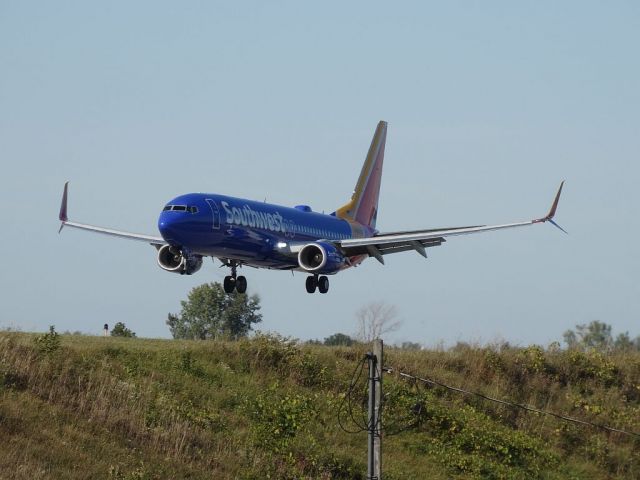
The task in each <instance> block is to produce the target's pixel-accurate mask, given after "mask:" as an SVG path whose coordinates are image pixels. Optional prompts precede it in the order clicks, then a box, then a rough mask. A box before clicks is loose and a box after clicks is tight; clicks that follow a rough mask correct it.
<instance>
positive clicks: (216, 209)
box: [205, 198, 220, 230]
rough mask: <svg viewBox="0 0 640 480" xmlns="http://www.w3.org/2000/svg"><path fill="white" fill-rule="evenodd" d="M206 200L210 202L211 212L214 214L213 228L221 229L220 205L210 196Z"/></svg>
mask: <svg viewBox="0 0 640 480" xmlns="http://www.w3.org/2000/svg"><path fill="white" fill-rule="evenodd" d="M205 201H206V202H207V203H208V204H209V208H210V209H211V214H212V215H213V224H212V227H211V229H212V230H220V208H219V207H218V204H217V203H216V202H214V201H213V200H212V199H210V198H207V199H206V200H205Z"/></svg>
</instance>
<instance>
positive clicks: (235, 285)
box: [222, 262, 247, 293]
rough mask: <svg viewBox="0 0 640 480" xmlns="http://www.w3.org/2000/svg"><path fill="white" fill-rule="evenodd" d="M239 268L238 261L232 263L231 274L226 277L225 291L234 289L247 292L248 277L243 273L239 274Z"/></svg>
mask: <svg viewBox="0 0 640 480" xmlns="http://www.w3.org/2000/svg"><path fill="white" fill-rule="evenodd" d="M237 268H238V264H237V263H236V262H233V263H231V275H227V276H226V277H224V282H223V283H222V287H223V288H224V292H225V293H233V291H234V290H235V291H236V292H238V293H245V292H246V291H247V279H246V278H245V277H243V276H242V275H240V276H238V275H237V273H236V269H237Z"/></svg>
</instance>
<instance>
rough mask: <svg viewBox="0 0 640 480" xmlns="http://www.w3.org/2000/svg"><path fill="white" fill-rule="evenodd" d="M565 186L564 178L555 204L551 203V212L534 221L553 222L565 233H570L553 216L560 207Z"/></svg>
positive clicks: (552, 223)
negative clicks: (559, 203)
mask: <svg viewBox="0 0 640 480" xmlns="http://www.w3.org/2000/svg"><path fill="white" fill-rule="evenodd" d="M563 186H564V180H563V181H562V183H560V188H558V193H556V198H555V200H554V201H553V204H552V205H551V209H550V210H549V213H548V214H547V216H546V217H542V218H538V219H537V220H534V221H533V223H543V222H549V223H551V225H553V226H555V227H557V228H559V229H560V230H562V231H563V232H564V233H567V234H568V232H567V231H566V230H565V229H564V228H562V227H561V226H560V225H558V224H557V223H556V222H554V221H553V217H554V216H555V215H556V210H557V209H558V202H559V201H560V194H561V193H562V187H563Z"/></svg>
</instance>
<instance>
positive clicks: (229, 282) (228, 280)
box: [222, 275, 236, 293]
mask: <svg viewBox="0 0 640 480" xmlns="http://www.w3.org/2000/svg"><path fill="white" fill-rule="evenodd" d="M222 288H224V293H233V291H234V290H235V288H236V280H235V278H233V277H231V276H229V275H227V276H226V277H224V282H223V283H222Z"/></svg>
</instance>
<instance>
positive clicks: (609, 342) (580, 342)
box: [563, 320, 613, 350]
mask: <svg viewBox="0 0 640 480" xmlns="http://www.w3.org/2000/svg"><path fill="white" fill-rule="evenodd" d="M563 337H564V341H565V342H566V343H567V346H568V347H569V348H580V349H586V348H595V349H597V350H610V349H611V348H612V347H613V337H612V336H611V325H607V324H606V323H604V322H599V321H598V320H594V321H592V322H591V323H589V324H588V325H585V324H582V325H576V330H575V331H573V330H567V331H566V332H564V334H563Z"/></svg>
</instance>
